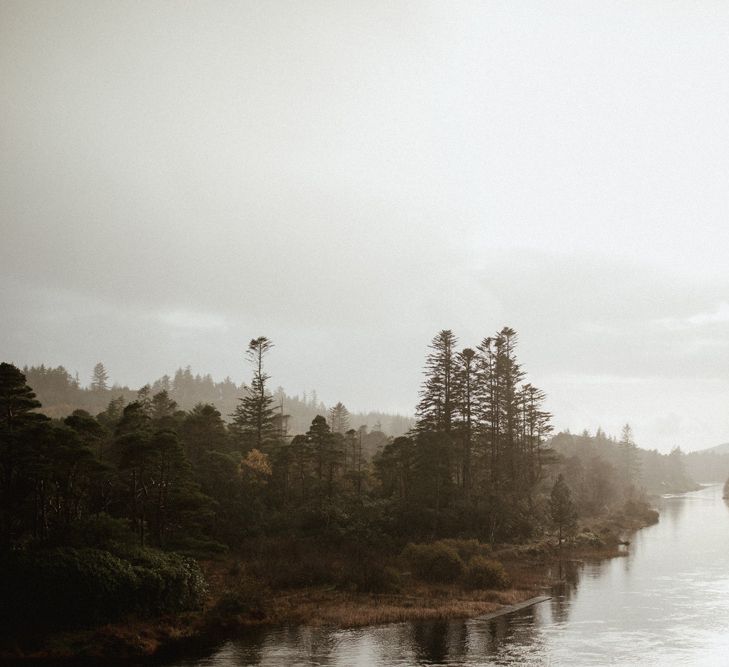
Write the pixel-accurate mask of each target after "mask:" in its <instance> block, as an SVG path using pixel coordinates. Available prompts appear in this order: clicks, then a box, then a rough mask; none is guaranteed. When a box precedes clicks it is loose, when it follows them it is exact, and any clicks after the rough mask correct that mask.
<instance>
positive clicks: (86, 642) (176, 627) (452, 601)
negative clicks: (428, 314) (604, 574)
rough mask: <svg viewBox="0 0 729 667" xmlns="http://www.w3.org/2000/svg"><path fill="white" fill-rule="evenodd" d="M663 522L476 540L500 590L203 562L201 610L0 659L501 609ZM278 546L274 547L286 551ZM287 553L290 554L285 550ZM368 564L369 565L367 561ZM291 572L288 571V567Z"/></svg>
mask: <svg viewBox="0 0 729 667" xmlns="http://www.w3.org/2000/svg"><path fill="white" fill-rule="evenodd" d="M655 521H657V513H656V512H655V511H653V510H648V509H647V508H645V507H644V506H642V507H638V506H636V508H633V511H627V512H626V511H622V512H620V513H615V514H612V515H610V516H608V517H602V518H598V519H594V520H592V521H587V522H583V523H582V524H581V525H580V526H579V528H578V530H577V532H576V534H575V535H574V536H572V537H571V538H570V540H569V541H568V542H567V543H565V544H563V545H561V546H560V545H558V544H557V543H556V540H555V538H554V537H553V536H547V537H545V538H544V539H541V540H537V541H532V542H528V543H523V544H503V545H497V546H495V547H494V548H493V549H490V548H488V547H487V545H480V547H481V548H483V549H484V550H487V551H488V552H489V558H491V559H493V560H494V561H496V562H498V563H501V564H502V565H503V568H504V570H505V572H506V574H507V575H508V582H509V583H508V585H507V586H506V587H504V588H502V589H500V590H493V589H488V588H487V589H480V588H476V589H473V590H469V588H468V587H466V586H464V584H463V582H462V581H454V582H452V583H427V582H424V581H422V580H419V579H418V578H416V577H414V576H413V575H412V574H411V573H410V572H409V571H407V570H406V569H405V564H404V563H403V561H402V560H401V558H398V557H392V558H390V559H389V560H388V559H387V558H382V559H381V560H379V561H378V562H377V563H375V564H374V567H375V568H376V569H378V570H381V571H383V572H386V573H387V577H389V578H388V579H387V580H386V581H385V582H384V583H385V584H388V585H385V586H384V588H387V587H388V586H389V583H388V582H390V579H392V582H391V584H392V590H383V591H380V592H362V591H357V590H348V589H347V588H346V587H343V586H342V585H341V584H338V585H337V584H323V583H322V584H319V585H312V586H305V587H301V586H296V587H291V586H290V587H281V588H275V589H274V588H271V587H270V584H269V585H266V584H264V583H262V581H261V578H260V573H261V572H262V571H263V568H264V567H269V568H272V567H275V563H272V562H270V556H269V551H268V550H269V549H275V548H277V545H275V544H268V545H266V548H265V549H264V548H263V547H261V548H260V549H259V551H258V553H257V555H255V556H251V555H250V554H249V556H248V558H243V557H239V558H233V557H228V558H225V559H218V560H213V561H207V562H204V563H202V565H203V568H204V570H205V575H206V578H207V580H208V582H209V594H208V599H207V602H206V604H205V606H204V608H203V609H200V610H198V611H196V612H190V613H185V614H178V615H174V616H166V617H162V618H156V619H134V618H131V619H128V620H127V621H126V622H124V623H115V624H109V625H104V626H102V627H99V628H94V629H89V630H82V631H73V632H57V633H53V634H52V635H48V636H46V637H38V636H26V637H13V638H12V639H7V638H6V639H4V640H0V661H3V662H7V661H17V662H24V663H34V662H35V663H41V664H54V665H55V664H144V663H149V662H153V661H158V660H164V659H165V658H166V657H170V656H175V655H178V654H186V653H188V652H195V651H203V652H204V651H205V650H206V649H207V648H210V647H213V646H214V645H215V644H217V643H219V642H221V641H223V640H224V639H226V638H229V637H234V636H236V635H240V634H241V633H245V632H246V630H247V629H249V628H252V627H255V626H261V625H271V626H273V625H310V626H335V627H362V626H368V625H381V624H386V623H396V622H403V621H416V620H428V619H444V618H468V617H476V616H484V615H494V614H498V613H500V612H502V611H504V610H508V609H509V608H511V607H513V606H515V605H519V604H522V603H525V602H527V601H529V600H532V599H534V598H535V597H537V596H540V595H542V594H544V592H545V591H548V590H549V589H550V587H551V586H552V585H554V584H555V583H558V582H559V580H560V578H561V577H562V576H563V575H562V568H561V567H558V565H559V563H561V562H563V561H565V560H570V561H575V560H602V559H605V558H611V557H616V556H621V555H625V554H626V553H627V551H626V548H627V545H626V543H628V542H629V536H630V534H631V533H632V532H634V531H635V530H638V529H640V528H642V527H644V526H647V525H650V524H651V523H655ZM281 546H282V545H278V547H279V548H280V547H281ZM283 553H284V554H286V553H287V552H286V551H283ZM317 556H318V557H319V560H320V561H321V563H323V564H324V565H325V566H326V568H328V569H330V570H333V569H335V568H336V567H338V563H337V558H336V557H332V555H331V554H326V555H325V554H324V553H323V552H322V553H320V554H312V553H309V554H307V555H306V557H304V556H303V555H302V553H301V552H299V553H298V554H290V555H289V558H291V559H294V558H299V560H300V561H301V562H299V563H298V564H299V565H301V566H302V567H303V568H306V567H313V565H311V563H313V562H314V559H315V558H316V557H317ZM370 565H372V564H370ZM289 574H290V573H289Z"/></svg>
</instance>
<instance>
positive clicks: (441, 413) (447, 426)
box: [416, 329, 458, 433]
mask: <svg viewBox="0 0 729 667" xmlns="http://www.w3.org/2000/svg"><path fill="white" fill-rule="evenodd" d="M457 342H458V341H457V339H456V337H455V336H454V335H453V332H452V331H450V330H448V329H444V330H442V331H440V332H439V333H438V334H437V335H436V336H435V337H434V338H433V340H432V342H431V344H430V349H431V350H432V351H431V352H430V353H429V354H428V357H427V358H426V362H425V371H424V373H425V381H424V382H423V388H422V389H421V391H420V402H419V403H418V407H417V424H416V429H417V430H420V431H423V430H425V431H435V432H439V433H450V432H451V429H452V427H453V422H454V421H455V415H456V411H457V407H458V404H457V400H456V396H455V373H456V344H457Z"/></svg>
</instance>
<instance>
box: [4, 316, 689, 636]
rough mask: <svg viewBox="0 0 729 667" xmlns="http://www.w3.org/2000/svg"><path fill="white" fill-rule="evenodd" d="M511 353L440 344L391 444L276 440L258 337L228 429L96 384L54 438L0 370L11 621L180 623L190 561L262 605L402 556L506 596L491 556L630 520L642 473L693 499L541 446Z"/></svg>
mask: <svg viewBox="0 0 729 667" xmlns="http://www.w3.org/2000/svg"><path fill="white" fill-rule="evenodd" d="M516 340H517V337H516V333H515V332H514V331H513V330H511V329H509V328H504V329H502V330H501V331H500V332H498V333H497V334H495V335H494V336H490V337H487V338H485V339H484V340H483V341H482V342H481V343H480V344H479V345H478V346H476V347H475V348H464V349H458V346H457V339H456V337H455V336H454V335H453V333H452V332H450V331H447V330H445V331H441V332H439V333H438V334H437V335H436V336H435V338H434V339H433V341H432V344H431V348H430V352H429V354H428V357H427V360H426V367H425V377H424V382H423V387H422V391H421V395H420V401H419V403H418V406H417V421H416V423H415V425H414V427H413V428H412V429H411V430H409V431H408V432H407V433H406V434H405V435H400V436H398V437H395V438H392V437H387V436H385V434H384V433H382V432H381V431H379V430H378V431H370V430H369V429H368V428H367V427H366V426H355V425H356V424H357V421H356V419H357V416H356V415H352V414H350V413H349V411H348V410H347V408H346V407H345V406H344V405H343V404H342V403H338V404H337V405H335V406H334V407H333V408H332V409H331V410H330V411H329V412H328V413H327V412H324V411H323V412H324V414H319V415H316V416H314V417H313V419H312V420H311V421H310V424H309V425H308V427H307V429H306V430H305V431H304V432H301V433H298V434H295V435H290V434H289V433H290V432H289V426H288V424H287V421H286V419H285V415H283V414H282V411H281V410H280V404H278V403H277V398H276V394H275V392H271V391H270V390H269V382H270V378H269V376H268V374H267V373H266V371H265V359H266V355H267V353H269V352H270V351H271V349H272V343H271V342H270V341H269V340H268V339H266V338H264V337H259V338H256V339H253V340H252V341H251V342H250V345H249V348H248V359H249V361H250V362H251V364H252V371H253V373H252V381H251V384H250V385H249V386H248V387H247V388H244V390H242V391H238V392H237V393H238V394H239V395H238V397H237V398H238V400H237V404H236V406H234V407H232V408H231V412H230V413H229V415H226V416H230V417H231V421H230V422H226V419H225V417H224V415H223V414H221V412H220V411H219V410H218V409H217V408H216V407H215V405H213V404H212V403H210V402H206V403H202V402H201V403H197V404H195V405H193V406H192V407H189V408H188V409H186V410H183V409H181V408H180V407H179V406H178V404H177V402H176V400H175V399H174V398H173V391H172V387H174V388H175V389H174V394H175V395H179V392H180V391H181V387H182V386H183V384H184V383H182V381H180V382H178V378H177V377H176V378H175V379H174V380H171V381H169V379H168V381H166V383H162V384H159V385H156V386H155V387H150V386H145V387H143V388H142V389H140V390H139V391H138V392H136V394H135V395H134V396H133V397H132V398H133V400H129V401H128V402H127V401H126V399H125V395H118V396H108V394H109V392H111V390H110V389H109V388H108V375H107V373H106V370H105V369H104V368H103V366H102V365H97V367H96V368H95V370H94V377H93V389H90V390H86V391H89V392H92V393H93V392H95V393H96V394H104V395H107V397H108V398H109V400H108V402H107V404H106V405H105V407H104V409H103V410H100V411H98V412H97V414H96V415H93V414H91V413H90V412H88V411H85V410H81V409H77V410H74V411H72V412H71V414H69V415H67V416H65V417H64V418H56V419H51V418H49V417H47V416H44V415H43V414H42V413H41V412H39V408H40V407H41V406H40V403H39V401H38V400H37V399H36V397H35V394H34V392H33V390H32V389H31V387H30V386H29V385H28V383H27V378H26V377H25V375H24V374H23V373H22V372H21V371H20V370H19V369H17V368H16V367H15V366H12V365H11V364H7V363H3V364H0V498H1V499H2V505H1V506H0V552H1V553H2V558H3V564H2V582H3V587H4V589H5V591H6V594H7V596H8V597H7V599H9V600H12V601H13V603H12V605H13V606H14V607H15V608H16V609H17V610H18V614H17V617H16V618H17V619H23V618H26V619H29V618H37V619H39V620H45V621H47V622H49V623H50V622H51V621H52V620H53V619H52V618H51V617H50V616H53V617H54V618H58V617H63V619H64V622H65V623H87V622H99V621H102V620H106V619H110V618H112V617H114V616H115V615H120V614H124V613H128V612H136V613H159V612H164V611H175V610H180V609H185V608H190V607H193V606H195V605H197V604H199V602H200V599H201V595H202V590H203V588H202V578H201V576H200V572H199V570H198V569H197V568H196V566H195V564H194V562H193V561H191V560H188V559H186V557H185V556H210V555H213V554H216V553H221V552H224V551H232V552H234V553H235V552H240V553H249V554H251V557H252V560H255V562H256V563H257V564H256V566H255V567H254V568H253V569H252V571H251V576H253V577H254V578H255V577H258V578H259V579H261V580H265V582H266V583H267V584H268V585H270V586H271V587H275V588H280V587H289V586H306V585H315V584H320V583H334V584H335V585H337V586H343V587H348V588H355V589H357V590H393V589H395V588H397V579H398V575H397V573H396V572H394V571H393V570H391V569H388V568H387V567H386V565H387V564H388V559H387V558H384V557H383V554H390V556H391V558H396V557H397V554H398V553H400V552H402V556H401V558H402V559H403V561H404V562H407V563H408V564H409V567H410V568H411V569H412V571H413V572H414V573H415V575H416V576H418V577H421V578H422V579H424V580H427V581H437V582H453V581H461V582H462V583H465V584H466V585H468V586H471V587H479V586H487V585H488V586H491V587H498V586H503V585H506V581H507V579H506V577H505V574H504V573H503V572H502V571H501V570H500V566H499V565H498V563H495V562H493V561H492V560H491V559H490V549H489V547H488V544H485V543H490V544H493V543H494V542H505V541H511V542H514V541H522V540H526V539H529V538H533V537H538V536H541V535H543V534H544V533H545V532H547V533H552V534H556V533H559V539H560V541H561V539H562V537H567V536H569V535H570V534H571V532H572V531H573V529H574V528H575V525H576V519H577V517H582V518H586V517H596V516H600V515H603V514H605V513H606V512H608V511H610V510H611V509H612V508H617V507H623V506H625V504H626V502H630V503H634V504H635V503H640V500H641V497H642V487H643V486H644V483H643V480H644V479H647V478H649V475H650V474H652V473H651V472H650V471H649V470H647V468H648V467H649V466H648V465H646V462H648V463H649V465H650V469H651V470H657V469H660V470H662V471H663V473H665V474H664V479H667V480H669V482H668V483H670V484H673V485H680V484H682V483H683V484H685V483H689V480H687V477H686V474H685V471H684V469H683V463H682V455H681V453H680V451H676V452H674V453H672V454H671V455H670V456H669V457H661V455H658V454H657V453H646V452H642V451H641V450H638V449H637V447H636V446H635V443H634V442H633V441H632V434H631V433H630V429H629V428H626V429H625V430H624V432H623V434H622V436H621V438H620V440H618V441H615V440H612V439H610V438H607V437H605V436H604V435H603V434H601V433H598V434H597V435H596V436H595V437H591V436H589V435H588V434H583V436H579V437H575V436H571V435H569V434H559V435H558V436H556V437H554V438H552V437H551V426H550V415H549V414H548V413H547V412H546V411H545V410H544V408H543V402H544V394H543V392H541V391H540V390H539V389H537V388H536V387H534V386H533V385H532V384H531V383H529V382H527V381H526V380H525V377H526V376H525V372H524V370H523V369H522V368H521V366H520V364H519V362H518V360H517V356H516ZM49 373H50V375H51V376H53V377H56V376H58V378H57V379H59V381H60V379H62V378H61V375H62V374H61V373H60V372H56V371H48V372H47V373H46V375H48V374H49ZM29 375H32V376H33V377H36V378H37V377H39V373H38V370H37V369H34V370H32V371H29ZM46 379H47V378H46ZM67 379H68V378H66V380H67ZM170 382H171V384H170ZM233 387H234V385H233ZM229 389H230V391H231V392H232V391H233V388H231V387H229ZM221 391H222V390H221ZM225 391H228V390H227V389H226V390H225ZM277 405H278V406H279V409H277ZM325 414H326V415H327V416H328V419H327V417H326V416H324V415H325ZM651 457H652V458H651ZM661 466H662V467H661ZM408 543H410V544H409V546H406V545H408ZM403 549H404V551H403ZM324 552H326V553H328V554H329V556H328V558H326V559H323V558H322V557H321V554H322V553H324ZM181 554H185V556H182V555H181ZM256 554H257V556H256ZM391 558H390V562H391ZM249 593H250V591H245V592H238V593H236V594H235V595H233V594H231V595H232V597H230V599H229V600H227V602H225V603H222V602H221V604H223V606H225V604H228V605H232V606H236V605H238V606H246V605H249V606H255V600H257V599H259V598H260V595H259V594H258V593H257V594H256V595H252V594H249ZM236 596H237V597H236ZM71 600H75V602H71ZM49 604H50V605H52V606H53V608H54V609H55V611H54V612H53V613H50V612H48V610H47V608H46V607H47V605H49ZM44 605H46V607H44ZM44 610H45V611H44ZM49 614H50V616H49Z"/></svg>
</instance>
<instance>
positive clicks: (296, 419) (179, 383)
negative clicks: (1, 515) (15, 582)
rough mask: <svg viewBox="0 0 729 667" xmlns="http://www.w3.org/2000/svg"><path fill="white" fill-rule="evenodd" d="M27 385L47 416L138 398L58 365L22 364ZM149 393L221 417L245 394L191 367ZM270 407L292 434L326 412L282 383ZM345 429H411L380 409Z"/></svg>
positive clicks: (355, 415)
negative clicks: (85, 381)
mask: <svg viewBox="0 0 729 667" xmlns="http://www.w3.org/2000/svg"><path fill="white" fill-rule="evenodd" d="M23 373H24V374H25V376H26V378H27V380H28V384H29V385H30V386H31V387H33V390H34V391H35V393H36V395H37V396H38V400H39V401H40V402H41V404H42V405H43V412H44V413H45V414H46V415H48V416H49V417H54V418H62V417H66V416H68V415H70V414H71V413H72V412H73V411H74V410H76V409H79V408H80V409H82V410H86V411H87V412H89V413H90V414H92V415H97V414H99V413H100V412H103V411H104V410H106V408H107V407H108V405H109V402H110V401H112V400H117V399H119V398H121V399H122V400H123V402H124V403H130V402H132V401H134V400H136V398H137V392H138V389H132V388H130V387H126V386H120V385H112V386H109V387H106V388H98V387H97V388H91V387H83V386H81V384H80V383H79V381H78V378H74V377H73V376H72V375H71V374H70V373H69V372H68V371H67V370H66V369H65V368H64V367H63V366H58V367H56V368H52V367H50V366H44V365H40V366H30V367H27V366H26V367H25V368H23ZM149 387H150V390H151V392H152V393H157V392H159V391H163V390H164V391H167V392H168V394H169V396H170V398H171V399H172V400H173V401H175V402H176V403H177V406H178V407H179V408H180V409H182V410H191V409H192V408H193V407H194V406H195V405H196V404H198V403H210V404H212V405H214V406H215V407H216V408H217V409H218V410H219V411H220V413H221V414H222V416H223V418H224V419H225V420H228V419H229V417H230V415H231V414H232V413H233V411H234V410H235V408H236V406H237V405H238V400H239V399H240V398H241V397H242V396H243V395H244V394H245V391H246V385H245V384H241V385H240V386H239V385H237V384H236V383H235V382H233V380H231V379H230V378H225V379H224V380H221V381H215V380H214V379H213V378H212V376H210V375H200V374H193V372H192V371H191V369H190V367H189V366H188V367H187V368H184V369H183V368H178V369H177V371H176V372H175V373H174V375H173V376H169V375H164V376H162V377H161V378H158V379H157V380H153V381H150V382H149ZM273 396H274V405H275V406H276V407H277V408H278V409H279V410H280V409H281V406H283V414H284V416H285V417H286V429H287V432H288V433H289V434H291V435H294V434H297V433H305V432H306V431H307V429H308V428H309V426H310V425H311V421H312V419H314V417H316V416H317V415H323V416H328V414H329V409H330V407H331V406H328V405H325V404H324V403H323V402H322V401H320V400H319V398H318V396H317V393H316V391H314V390H311V391H308V392H307V391H305V392H303V394H302V395H289V394H287V393H286V392H285V391H284V389H283V388H282V387H278V388H277V389H276V390H275V391H274V392H273ZM348 421H349V427H350V428H355V429H358V428H360V427H361V426H365V427H367V429H368V430H369V431H373V432H382V433H384V434H385V435H386V436H390V437H397V436H399V435H403V434H404V433H406V432H407V431H408V430H409V429H410V428H411V427H412V424H413V422H412V419H410V418H409V417H406V416H403V415H397V414H389V413H385V412H380V411H369V412H350V413H349V420H348Z"/></svg>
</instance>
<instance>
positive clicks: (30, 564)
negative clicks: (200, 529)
mask: <svg viewBox="0 0 729 667" xmlns="http://www.w3.org/2000/svg"><path fill="white" fill-rule="evenodd" d="M204 591H205V584H204V579H203V576H202V572H201V571H200V568H199V567H198V565H197V563H195V562H194V561H192V560H190V559H186V558H183V557H181V556H178V555H176V554H165V553H162V552H157V551H154V550H151V549H144V550H139V551H138V552H137V553H136V556H135V557H134V558H133V559H130V558H122V557H119V556H115V555H112V554H111V553H109V552H108V551H101V550H99V549H73V548H70V547H61V548H55V549H46V550H38V551H16V552H10V553H6V554H4V555H3V557H2V558H1V559H0V598H2V600H3V604H2V605H0V610H1V611H0V621H2V622H4V623H5V624H9V625H13V626H15V627H20V626H33V627H74V626H79V625H85V624H92V623H101V622H107V621H112V620H115V619H118V618H120V617H122V616H124V615H125V614H128V613H131V612H135V613H139V614H142V615H145V614H153V613H166V612H176V611H182V610H184V609H190V608H192V607H194V606H197V605H199V604H200V603H201V602H202V599H203V595H204Z"/></svg>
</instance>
